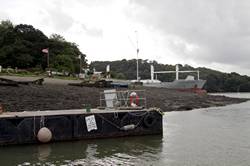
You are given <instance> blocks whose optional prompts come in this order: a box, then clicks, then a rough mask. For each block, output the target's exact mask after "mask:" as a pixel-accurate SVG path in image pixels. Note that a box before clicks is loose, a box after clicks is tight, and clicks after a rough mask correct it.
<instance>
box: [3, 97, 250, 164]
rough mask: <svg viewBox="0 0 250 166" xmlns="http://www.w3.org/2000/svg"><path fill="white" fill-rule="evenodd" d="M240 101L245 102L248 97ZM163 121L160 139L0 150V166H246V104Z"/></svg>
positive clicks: (249, 138) (249, 121) (249, 146)
mask: <svg viewBox="0 0 250 166" xmlns="http://www.w3.org/2000/svg"><path fill="white" fill-rule="evenodd" d="M231 95H235V94H231ZM237 95H238V94H237ZM244 96H249V97H250V94H244ZM163 122H164V123H163V126H164V129H163V132H164V134H163V137H162V136H141V137H123V138H115V139H95V140H83V141H76V142H61V143H53V144H46V145H28V146H27V145H24V146H8V147H0V163H1V165H3V166H7V165H18V164H19V165H159V166H161V165H162V166H165V165H171V166H183V165H186V166H193V165H209V166H210V165H214V166H224V165H227V166H228V165H229V166H235V165H237V166H239V165H242V166H245V165H249V163H250V157H249V156H250V127H249V126H250V101H248V102H245V103H241V104H235V105H228V106H225V107H214V108H205V109H200V110H193V111H187V112H170V113H167V114H166V115H165V116H164V119H163Z"/></svg>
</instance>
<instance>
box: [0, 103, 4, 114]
mask: <svg viewBox="0 0 250 166" xmlns="http://www.w3.org/2000/svg"><path fill="white" fill-rule="evenodd" d="M3 112H4V107H3V104H0V114H2V113H3Z"/></svg>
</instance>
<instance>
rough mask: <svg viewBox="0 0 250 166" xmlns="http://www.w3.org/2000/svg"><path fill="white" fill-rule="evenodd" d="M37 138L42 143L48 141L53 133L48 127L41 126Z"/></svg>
mask: <svg viewBox="0 0 250 166" xmlns="http://www.w3.org/2000/svg"><path fill="white" fill-rule="evenodd" d="M37 138H38V140H39V141H40V142H42V143H47V142H49V141H50V140H51V138H52V133H51V131H50V130H49V129H48V128H47V127H43V128H41V129H40V130H39V131H38V133H37Z"/></svg>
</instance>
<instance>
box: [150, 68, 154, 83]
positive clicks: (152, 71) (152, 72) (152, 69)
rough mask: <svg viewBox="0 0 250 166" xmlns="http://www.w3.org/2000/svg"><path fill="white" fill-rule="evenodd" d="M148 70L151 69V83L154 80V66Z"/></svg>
mask: <svg viewBox="0 0 250 166" xmlns="http://www.w3.org/2000/svg"><path fill="white" fill-rule="evenodd" d="M150 69H151V81H153V80H154V66H153V65H151V66H150Z"/></svg>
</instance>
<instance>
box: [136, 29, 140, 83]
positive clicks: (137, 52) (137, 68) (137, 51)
mask: <svg viewBox="0 0 250 166" xmlns="http://www.w3.org/2000/svg"><path fill="white" fill-rule="evenodd" d="M135 33H136V56H137V59H136V78H137V81H138V82H139V62H138V54H139V48H138V34H137V31H135Z"/></svg>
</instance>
